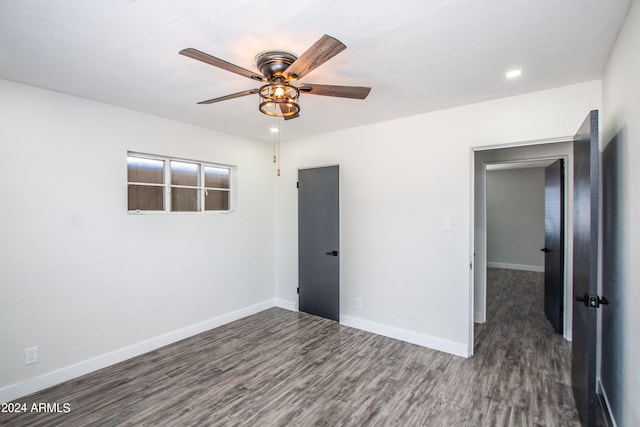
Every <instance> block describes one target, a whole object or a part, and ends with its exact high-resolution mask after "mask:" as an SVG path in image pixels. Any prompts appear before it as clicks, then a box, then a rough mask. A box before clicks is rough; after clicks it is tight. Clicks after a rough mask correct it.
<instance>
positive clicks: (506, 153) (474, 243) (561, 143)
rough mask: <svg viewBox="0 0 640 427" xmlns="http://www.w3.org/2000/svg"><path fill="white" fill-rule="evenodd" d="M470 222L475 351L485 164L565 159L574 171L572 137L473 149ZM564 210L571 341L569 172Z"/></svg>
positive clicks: (482, 295) (480, 317)
mask: <svg viewBox="0 0 640 427" xmlns="http://www.w3.org/2000/svg"><path fill="white" fill-rule="evenodd" d="M470 156H471V161H470V165H471V166H470V167H471V173H470V181H471V182H470V184H471V207H470V208H471V224H470V230H471V231H470V240H471V245H470V254H469V259H470V260H471V261H470V262H471V264H470V266H471V270H470V274H469V276H470V280H469V282H470V283H469V287H470V289H469V290H470V302H469V306H470V308H469V311H470V312H469V322H470V325H469V331H470V333H469V349H470V355H472V354H473V349H474V345H475V334H474V323H475V322H479V323H483V322H485V321H486V278H487V274H486V273H487V262H486V259H487V246H486V242H487V233H486V170H487V168H486V166H487V165H488V164H505V163H519V162H531V161H540V160H556V159H563V160H564V162H565V168H566V170H567V171H569V170H573V136H566V137H560V138H552V139H544V140H535V141H526V142H516V143H509V144H501V145H492V146H483V147H472V148H471V153H470ZM564 185H565V194H564V198H565V212H564V223H565V230H564V237H565V239H564V251H565V265H564V279H565V290H564V315H565V316H564V327H563V334H562V335H563V337H564V338H565V339H566V340H568V341H571V337H572V324H571V319H572V317H571V313H572V310H573V272H572V271H571V269H570V268H568V266H571V265H573V254H572V250H571V248H572V246H573V175H572V174H569V173H566V174H565V176H564Z"/></svg>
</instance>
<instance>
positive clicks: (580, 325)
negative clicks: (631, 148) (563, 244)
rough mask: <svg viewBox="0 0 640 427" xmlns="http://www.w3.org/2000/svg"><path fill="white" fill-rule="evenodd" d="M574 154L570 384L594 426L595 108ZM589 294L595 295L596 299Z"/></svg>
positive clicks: (578, 136)
mask: <svg viewBox="0 0 640 427" xmlns="http://www.w3.org/2000/svg"><path fill="white" fill-rule="evenodd" d="M573 156H574V158H573V162H574V190H573V294H574V301H573V341H572V343H571V383H572V387H573V394H574V397H575V400H576V406H577V408H578V413H579V415H580V420H581V421H582V423H583V424H584V425H587V426H595V421H596V405H597V400H596V351H597V335H596V327H597V318H596V315H597V306H598V302H597V291H598V284H597V277H598V214H599V206H598V199H599V191H598V189H599V163H600V162H599V159H600V152H599V149H598V111H591V112H590V113H589V115H588V116H587V118H586V119H585V121H584V122H583V124H582V126H580V129H579V130H578V132H577V133H576V135H575V138H574V148H573ZM593 297H595V298H596V301H595V303H594V302H593V300H592V298H593ZM594 305H595V307H594Z"/></svg>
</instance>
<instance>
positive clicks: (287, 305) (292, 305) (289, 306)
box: [275, 298, 298, 311]
mask: <svg viewBox="0 0 640 427" xmlns="http://www.w3.org/2000/svg"><path fill="white" fill-rule="evenodd" d="M275 306H276V307H280V308H284V309H285V310H289V311H298V303H297V302H293V301H287V300H286V299H281V298H276V299H275Z"/></svg>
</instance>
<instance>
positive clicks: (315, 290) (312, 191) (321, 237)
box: [298, 166, 340, 320]
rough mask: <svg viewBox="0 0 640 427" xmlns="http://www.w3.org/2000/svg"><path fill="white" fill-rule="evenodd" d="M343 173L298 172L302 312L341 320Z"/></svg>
mask: <svg viewBox="0 0 640 427" xmlns="http://www.w3.org/2000/svg"><path fill="white" fill-rule="evenodd" d="M338 175H339V169H338V166H329V167H322V168H314V169H302V170H300V171H298V270H299V285H298V286H299V292H300V295H299V303H298V304H299V308H300V310H301V311H304V312H307V313H311V314H315V315H317V316H322V317H326V318H328V319H332V320H339V315H340V257H339V253H338V249H339V247H340V240H339V239H340V237H339V234H340V222H339V221H340V220H339V211H340V205H339V178H338Z"/></svg>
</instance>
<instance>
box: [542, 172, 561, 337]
mask: <svg viewBox="0 0 640 427" xmlns="http://www.w3.org/2000/svg"><path fill="white" fill-rule="evenodd" d="M544 179H545V184H544V248H543V249H542V251H544V253H545V254H544V313H545V315H546V316H547V319H549V322H550V323H551V325H552V326H553V328H554V329H555V330H556V332H558V333H559V334H561V333H562V331H563V322H564V316H563V312H564V303H563V302H564V161H563V160H557V161H555V162H554V163H552V164H551V165H549V166H547V167H546V168H545V171H544Z"/></svg>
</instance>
